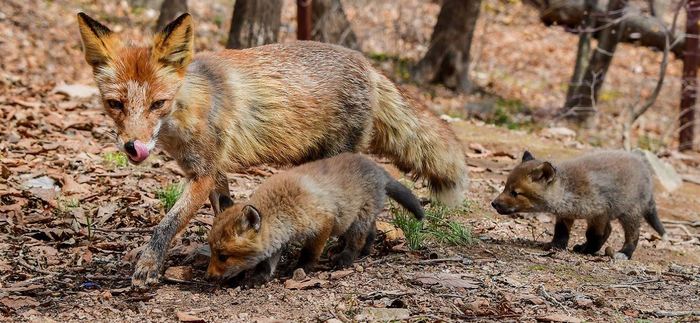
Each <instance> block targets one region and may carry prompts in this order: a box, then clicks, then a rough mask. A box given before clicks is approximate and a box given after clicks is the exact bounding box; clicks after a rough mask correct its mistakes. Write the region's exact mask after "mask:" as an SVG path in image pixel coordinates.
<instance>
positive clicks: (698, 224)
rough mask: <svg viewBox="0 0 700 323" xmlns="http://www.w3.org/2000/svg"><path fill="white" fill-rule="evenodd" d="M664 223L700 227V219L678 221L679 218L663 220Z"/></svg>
mask: <svg viewBox="0 0 700 323" xmlns="http://www.w3.org/2000/svg"><path fill="white" fill-rule="evenodd" d="M661 222H663V223H664V224H682V225H688V226H691V227H694V228H695V227H700V221H678V220H661Z"/></svg>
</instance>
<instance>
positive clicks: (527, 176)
mask: <svg viewBox="0 0 700 323" xmlns="http://www.w3.org/2000/svg"><path fill="white" fill-rule="evenodd" d="M556 176H557V170H556V168H554V166H553V165H552V164H551V163H549V162H546V161H540V160H537V159H535V157H534V156H532V154H531V153H530V152H529V151H525V153H524V154H523V158H522V162H521V163H520V164H519V165H518V166H516V167H515V168H514V169H513V171H511V172H510V174H509V175H508V180H507V181H506V186H505V188H504V189H503V192H501V194H499V195H498V197H496V199H494V200H493V202H491V206H493V208H494V209H496V211H497V212H498V213H499V214H513V213H518V212H544V211H546V208H547V201H546V199H545V192H546V191H547V190H548V189H549V188H550V187H551V184H552V183H553V182H554V180H555V179H556Z"/></svg>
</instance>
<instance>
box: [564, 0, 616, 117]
mask: <svg viewBox="0 0 700 323" xmlns="http://www.w3.org/2000/svg"><path fill="white" fill-rule="evenodd" d="M626 5H627V0H610V1H609V2H608V12H607V15H606V19H605V21H606V22H607V23H606V24H605V25H606V26H607V28H605V29H603V30H602V31H601V33H600V37H599V39H598V46H597V47H596V49H595V51H594V52H593V54H592V55H591V58H590V60H589V63H588V66H587V67H586V70H585V72H584V74H583V79H582V81H581V82H579V83H578V84H572V85H571V86H572V87H573V90H571V91H569V94H570V96H569V97H567V98H566V103H565V104H564V111H563V113H564V116H565V118H566V119H569V120H571V121H574V122H576V123H578V124H581V125H590V123H591V122H592V121H593V120H594V118H593V117H594V116H595V114H596V109H595V104H596V102H597V101H598V96H599V94H600V88H601V86H602V85H603V81H605V75H606V74H607V72H608V68H609V67H610V63H611V62H612V59H613V56H614V55H615V49H616V48H617V44H618V42H619V40H620V35H621V34H622V30H623V29H624V24H625V20H624V19H622V16H623V14H624V9H625V6H626Z"/></svg>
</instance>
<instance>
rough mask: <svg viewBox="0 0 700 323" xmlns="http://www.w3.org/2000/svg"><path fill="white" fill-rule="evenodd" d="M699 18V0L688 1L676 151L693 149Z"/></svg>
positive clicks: (699, 54) (698, 55)
mask: <svg viewBox="0 0 700 323" xmlns="http://www.w3.org/2000/svg"><path fill="white" fill-rule="evenodd" d="M699 18H700V0H689V1H688V4H687V22H686V24H685V26H686V27H685V28H686V30H685V32H686V34H687V35H695V36H696V37H687V38H686V40H685V56H684V58H683V82H682V85H681V87H682V88H681V107H680V110H681V111H680V125H679V126H680V128H679V129H680V131H679V134H678V142H679V145H678V149H679V150H681V151H684V150H690V149H692V148H693V139H694V138H693V137H694V135H695V133H694V129H693V128H694V123H695V110H696V109H695V106H696V104H697V95H698V67H700V48H699V45H700V42H698V37H697V35H700V28H699V27H698V20H699Z"/></svg>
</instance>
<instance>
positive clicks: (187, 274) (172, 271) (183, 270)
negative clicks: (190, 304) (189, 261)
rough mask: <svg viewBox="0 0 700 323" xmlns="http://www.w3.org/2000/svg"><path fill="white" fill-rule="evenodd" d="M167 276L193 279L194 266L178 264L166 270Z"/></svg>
mask: <svg viewBox="0 0 700 323" xmlns="http://www.w3.org/2000/svg"><path fill="white" fill-rule="evenodd" d="M165 277H167V278H170V279H176V280H192V277H194V273H193V271H192V267H189V266H176V267H170V268H168V269H167V270H165Z"/></svg>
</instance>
